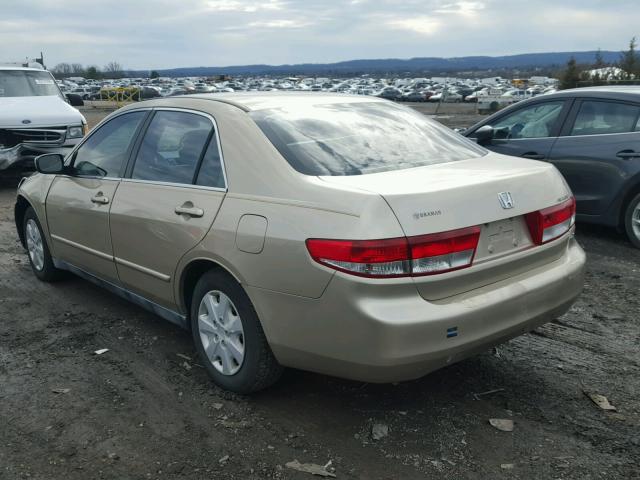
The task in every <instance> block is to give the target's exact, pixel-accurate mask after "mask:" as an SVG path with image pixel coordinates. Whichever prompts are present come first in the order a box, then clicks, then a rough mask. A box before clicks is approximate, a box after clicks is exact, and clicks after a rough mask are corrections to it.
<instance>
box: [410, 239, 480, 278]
mask: <svg viewBox="0 0 640 480" xmlns="http://www.w3.org/2000/svg"><path fill="white" fill-rule="evenodd" d="M479 238H480V227H469V228H462V229H460V230H452V231H449V232H443V233H433V234H430V235H421V236H419V237H409V238H408V241H409V247H410V249H411V252H410V253H411V272H412V274H413V275H433V274H435V273H444V272H450V271H452V270H459V269H461V268H465V267H469V266H471V263H472V262H473V257H474V256H475V254H476V247H477V246H478V239H479Z"/></svg>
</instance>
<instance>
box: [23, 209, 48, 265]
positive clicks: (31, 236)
mask: <svg viewBox="0 0 640 480" xmlns="http://www.w3.org/2000/svg"><path fill="white" fill-rule="evenodd" d="M26 237H27V250H28V251H29V258H30V259H31V264H32V265H33V267H34V268H35V269H36V270H38V271H42V269H43V268H44V246H43V245H42V236H41V235H40V229H39V228H38V225H37V224H36V222H35V220H33V219H32V218H30V219H29V220H27V229H26Z"/></svg>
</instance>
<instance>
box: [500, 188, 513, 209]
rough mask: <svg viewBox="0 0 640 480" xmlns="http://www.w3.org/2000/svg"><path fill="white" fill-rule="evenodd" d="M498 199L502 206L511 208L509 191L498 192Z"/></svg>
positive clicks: (511, 201)
mask: <svg viewBox="0 0 640 480" xmlns="http://www.w3.org/2000/svg"><path fill="white" fill-rule="evenodd" d="M498 200H500V205H502V208H504V209H505V210H506V209H509V208H513V198H512V197H511V192H500V193H499V194H498Z"/></svg>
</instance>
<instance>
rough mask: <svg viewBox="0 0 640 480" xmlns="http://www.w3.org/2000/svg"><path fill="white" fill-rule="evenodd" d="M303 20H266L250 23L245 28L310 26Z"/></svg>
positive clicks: (309, 23)
mask: <svg viewBox="0 0 640 480" xmlns="http://www.w3.org/2000/svg"><path fill="white" fill-rule="evenodd" d="M311 24H312V23H311V22H307V21H304V20H268V21H265V22H251V23H249V24H248V25H247V26H249V27H252V28H303V27H308V26H309V25H311Z"/></svg>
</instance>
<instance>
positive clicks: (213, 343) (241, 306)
mask: <svg viewBox="0 0 640 480" xmlns="http://www.w3.org/2000/svg"><path fill="white" fill-rule="evenodd" d="M212 317H214V318H212ZM190 319H191V320H190V323H191V332H192V334H193V341H194V343H195V346H196V350H197V351H198V355H199V356H200V359H201V361H202V362H203V364H204V365H205V368H206V370H207V372H208V373H209V375H210V376H211V378H212V379H213V381H214V383H215V384H216V385H218V386H219V387H221V388H223V389H225V390H229V391H232V392H235V393H241V394H247V393H253V392H257V391H259V390H263V389H265V388H267V387H269V386H271V385H273V384H274V383H275V382H276V381H278V379H279V378H280V376H281V375H282V372H283V367H282V366H281V365H280V364H279V363H278V361H277V360H276V358H275V357H274V356H273V353H272V352H271V348H270V347H269V343H268V342H267V339H266V337H265V334H264V331H263V330H262V326H261V324H260V320H259V319H258V315H257V313H256V311H255V309H254V308H253V305H252V304H251V301H250V300H249V297H248V296H247V294H246V292H245V291H244V289H243V288H242V286H241V285H240V284H239V283H238V282H237V281H236V280H235V279H234V278H233V277H231V276H230V275H229V274H227V273H226V272H224V271H221V270H210V271H209V272H207V273H205V274H204V275H202V277H200V279H199V280H198V282H197V283H196V286H195V289H194V292H193V297H192V302H191V312H190ZM238 322H239V323H238ZM240 357H241V358H240Z"/></svg>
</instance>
